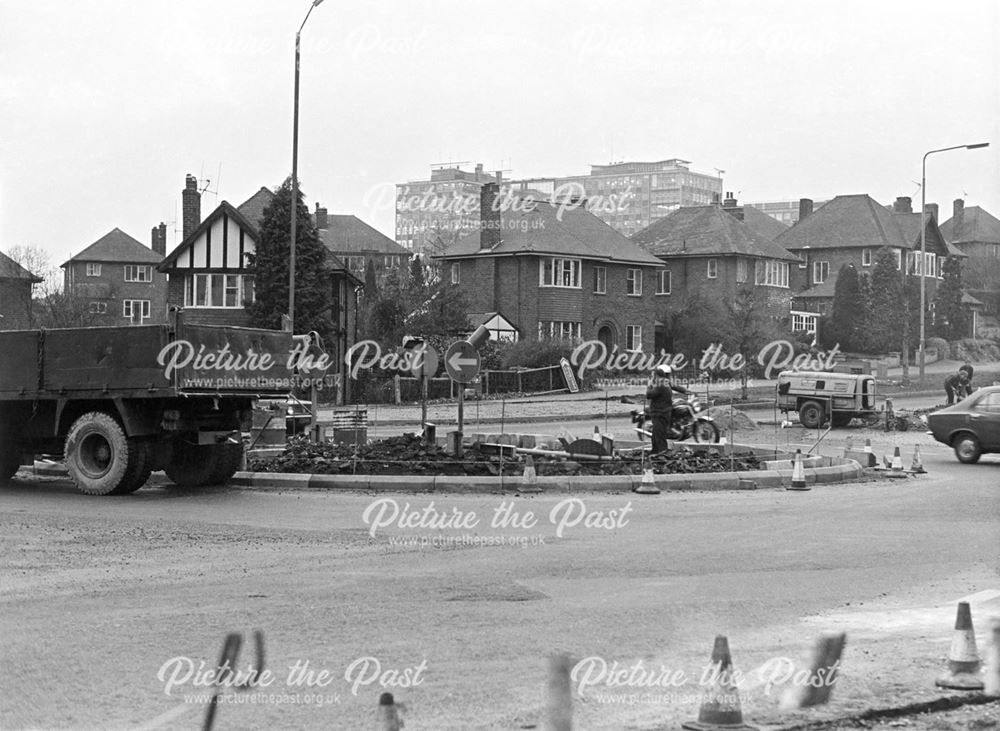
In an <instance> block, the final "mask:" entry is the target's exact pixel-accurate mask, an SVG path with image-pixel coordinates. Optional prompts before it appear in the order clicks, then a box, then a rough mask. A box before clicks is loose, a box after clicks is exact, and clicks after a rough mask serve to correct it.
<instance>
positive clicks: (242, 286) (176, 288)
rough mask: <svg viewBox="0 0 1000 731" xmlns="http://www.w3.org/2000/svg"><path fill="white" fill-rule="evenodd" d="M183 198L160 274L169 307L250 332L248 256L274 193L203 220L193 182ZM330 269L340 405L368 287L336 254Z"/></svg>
mask: <svg viewBox="0 0 1000 731" xmlns="http://www.w3.org/2000/svg"><path fill="white" fill-rule="evenodd" d="M182 196H183V220H184V233H183V236H184V238H183V240H182V241H181V243H180V244H178V245H177V247H176V248H175V249H174V250H173V251H172V252H171V253H170V255H169V256H167V258H166V259H164V260H163V262H162V264H160V271H162V272H164V273H166V274H167V276H168V304H169V306H170V307H177V308H181V309H183V311H184V317H185V320H186V321H187V322H192V323H198V324H209V325H220V326H222V325H229V326H237V327H248V326H250V316H249V313H248V311H247V309H246V306H247V305H248V304H249V303H251V302H253V299H254V281H253V276H252V275H251V274H250V273H249V271H248V269H247V255H248V254H252V253H254V252H255V251H256V247H257V241H258V237H259V225H260V221H261V218H262V217H263V215H264V211H265V209H266V208H267V206H268V205H270V203H271V201H272V200H273V199H274V197H275V196H274V193H273V192H271V191H270V190H268V189H267V188H261V189H260V190H258V191H257V192H256V193H254V194H253V195H252V196H251V197H250V198H248V199H247V200H246V201H244V203H243V204H241V205H240V206H239V207H234V206H232V205H231V204H230V203H228V202H226V201H222V202H221V203H220V204H219V205H218V207H216V209H215V210H214V211H212V213H210V214H209V215H208V216H207V217H206V218H205V219H204V220H201V196H200V193H199V192H198V187H197V179H196V178H194V176H192V175H188V176H187V179H186V181H185V188H184V191H183V193H182ZM326 265H327V267H326V271H327V272H328V273H329V274H330V294H329V297H330V313H331V318H332V320H333V323H334V335H335V341H334V342H327V343H324V346H325V348H326V351H327V353H328V354H329V355H330V356H331V359H332V360H333V362H334V363H336V364H337V373H338V374H339V376H340V382H341V386H340V389H339V393H338V398H339V399H342V398H343V397H344V396H345V391H344V388H345V385H344V384H345V379H344V354H345V353H346V351H347V350H348V349H349V348H350V347H351V345H353V344H354V339H355V334H356V331H357V310H358V296H359V292H360V290H361V288H362V287H363V286H364V283H363V282H362V280H361V279H359V278H358V277H356V276H354V275H353V274H351V272H350V271H348V270H347V268H346V266H345V265H344V263H343V262H342V261H341V260H340V259H339V258H338V257H336V256H334V255H333V254H332V253H330V254H328V259H327V262H326ZM329 374H331V375H332V374H333V371H330V372H329Z"/></svg>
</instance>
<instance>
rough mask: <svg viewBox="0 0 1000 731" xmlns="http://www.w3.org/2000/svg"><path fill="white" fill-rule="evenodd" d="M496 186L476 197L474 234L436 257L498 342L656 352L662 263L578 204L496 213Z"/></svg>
mask: <svg viewBox="0 0 1000 731" xmlns="http://www.w3.org/2000/svg"><path fill="white" fill-rule="evenodd" d="M498 194H499V186H498V185H497V184H496V183H486V184H485V185H483V186H482V188H481V191H480V196H481V197H480V222H479V231H478V232H475V233H472V234H470V235H467V236H464V237H462V238H460V239H458V240H457V241H455V242H454V243H453V244H452V245H451V246H449V247H448V248H446V249H445V251H444V252H443V253H441V254H439V255H436V256H434V257H432V258H434V259H438V260H440V261H441V263H442V274H443V276H444V277H445V278H446V281H447V282H449V283H450V284H451V285H452V286H454V287H457V288H458V289H459V290H460V291H461V292H462V293H463V294H464V295H465V296H466V298H467V300H468V303H469V310H470V312H472V313H479V314H478V317H477V319H479V320H481V321H478V322H471V323H470V325H472V326H473V327H475V326H477V325H481V324H487V325H488V329H490V332H491V335H492V336H493V337H496V338H498V339H500V338H502V339H511V340H513V339H525V338H526V339H535V338H538V339H549V338H553V339H563V340H568V341H580V340H595V339H596V340H600V341H601V342H603V343H604V345H605V346H606V347H607V348H608V349H613V348H615V347H617V348H618V349H620V350H629V351H633V350H642V351H646V352H652V350H653V345H654V339H653V336H654V325H655V321H656V312H657V308H658V307H659V306H660V305H661V304H662V302H663V300H662V298H661V297H660V295H658V294H657V289H658V286H659V277H658V272H659V270H660V269H662V267H663V265H662V262H660V260H659V259H657V258H656V257H655V256H652V255H650V254H648V253H646V252H645V251H643V250H642V249H640V248H639V247H638V246H635V245H634V244H633V243H631V242H630V241H629V240H628V239H627V238H625V237H624V236H623V235H622V234H620V233H618V232H617V231H615V230H614V229H613V228H611V227H610V226H609V225H608V224H606V223H604V222H603V221H602V220H601V219H599V218H598V217H597V216H595V215H593V214H592V213H590V212H589V211H587V210H585V209H584V207H583V206H582V205H576V204H571V203H568V202H567V204H565V205H562V206H560V205H558V204H556V205H553V204H552V203H548V202H546V203H542V202H538V201H532V202H531V204H530V205H520V204H519V205H511V206H506V207H507V208H509V209H510V210H503V211H500V210H496V208H497V207H495V206H494V201H495V200H496V198H497V196H498Z"/></svg>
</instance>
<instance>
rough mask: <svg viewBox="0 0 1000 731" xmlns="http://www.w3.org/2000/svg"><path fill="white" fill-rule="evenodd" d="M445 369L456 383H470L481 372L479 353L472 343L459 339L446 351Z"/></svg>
mask: <svg viewBox="0 0 1000 731" xmlns="http://www.w3.org/2000/svg"><path fill="white" fill-rule="evenodd" d="M444 369H445V370H446V371H447V372H448V375H449V376H450V377H451V380H453V381H455V383H470V382H472V380H473V379H474V378H475V377H476V375H477V374H478V373H479V353H478V352H477V351H476V349H475V347H474V346H473V345H472V343H470V342H468V341H467V340H459V341H458V342H457V343H454V344H453V345H452V346H451V347H450V348H448V352H447V353H445V356H444Z"/></svg>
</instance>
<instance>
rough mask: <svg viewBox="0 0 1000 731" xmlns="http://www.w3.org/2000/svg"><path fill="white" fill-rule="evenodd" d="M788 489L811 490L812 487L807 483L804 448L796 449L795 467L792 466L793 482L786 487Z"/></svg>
mask: <svg viewBox="0 0 1000 731" xmlns="http://www.w3.org/2000/svg"><path fill="white" fill-rule="evenodd" d="M785 489H786V490H799V491H804V490H809V489H811V488H810V487H809V486H808V485H806V470H805V467H803V466H802V450H801V449H796V450H795V460H794V467H793V468H792V484H791V485H789V486H788V487H786V488H785Z"/></svg>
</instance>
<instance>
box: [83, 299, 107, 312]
mask: <svg viewBox="0 0 1000 731" xmlns="http://www.w3.org/2000/svg"><path fill="white" fill-rule="evenodd" d="M87 312H89V313H90V314H92V315H104V314H107V312H108V303H107V302H91V303H90V304H89V305H88V306H87Z"/></svg>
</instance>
